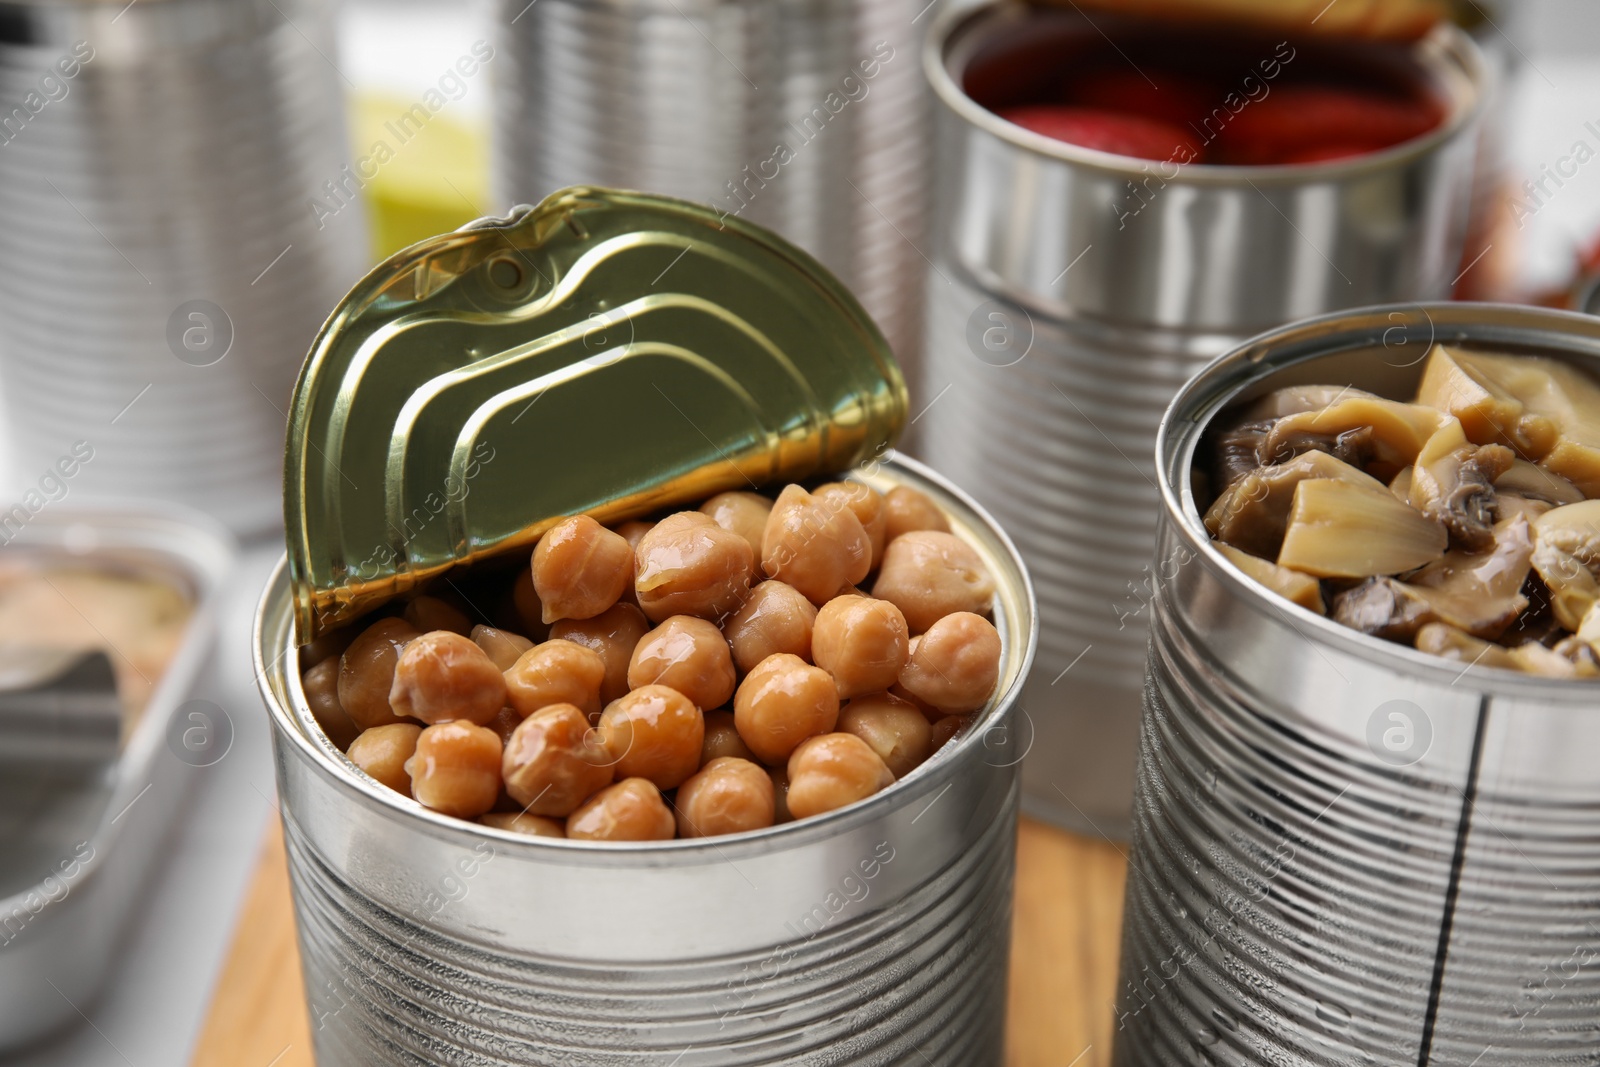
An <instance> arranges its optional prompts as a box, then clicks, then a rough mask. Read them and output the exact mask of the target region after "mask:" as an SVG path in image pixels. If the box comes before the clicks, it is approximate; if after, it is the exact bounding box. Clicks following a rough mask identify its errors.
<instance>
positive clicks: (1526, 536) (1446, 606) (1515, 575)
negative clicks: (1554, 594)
mask: <svg viewBox="0 0 1600 1067" xmlns="http://www.w3.org/2000/svg"><path fill="white" fill-rule="evenodd" d="M1491 537H1492V543H1493V546H1494V549H1493V551H1491V552H1482V553H1468V552H1464V551H1462V550H1460V549H1454V550H1452V551H1450V552H1447V553H1445V554H1444V555H1443V556H1441V557H1440V558H1439V559H1437V560H1435V561H1433V562H1432V563H1429V564H1428V565H1427V566H1425V567H1423V568H1422V569H1421V570H1418V571H1417V572H1416V573H1414V574H1412V575H1411V576H1410V577H1409V579H1408V580H1406V581H1400V580H1399V579H1396V578H1390V577H1374V578H1369V579H1367V581H1365V582H1363V583H1362V584H1360V585H1358V586H1356V587H1355V588H1354V589H1350V590H1348V591H1346V592H1344V593H1341V594H1339V595H1338V596H1337V597H1335V598H1334V601H1333V618H1334V620H1335V621H1337V622H1340V623H1343V624H1344V625H1346V626H1349V627H1352V628H1353V629H1357V630H1360V631H1362V632H1363V633H1369V634H1376V635H1377V636H1379V637H1387V638H1390V639H1395V640H1403V639H1406V638H1410V637H1411V636H1412V635H1414V634H1415V633H1416V632H1417V630H1418V629H1419V628H1421V627H1422V626H1424V625H1425V624H1427V623H1430V622H1444V623H1448V624H1449V625H1451V626H1453V627H1456V628H1457V629H1460V630H1464V631H1466V632H1467V633H1470V634H1472V635H1473V636H1475V637H1481V638H1488V639H1494V638H1498V637H1499V636H1500V635H1501V634H1503V633H1505V631H1506V628H1507V627H1509V626H1510V625H1511V624H1512V623H1514V622H1515V621H1516V620H1517V618H1518V617H1519V616H1520V615H1521V614H1522V612H1523V611H1524V610H1525V609H1526V608H1527V606H1528V598H1527V597H1526V596H1524V595H1523V593H1522V587H1523V584H1524V583H1525V582H1526V580H1527V577H1528V571H1529V568H1530V563H1529V560H1530V557H1531V556H1532V555H1533V533H1532V531H1531V530H1530V528H1529V526H1528V522H1527V520H1526V519H1524V518H1522V517H1521V516H1516V517H1514V518H1510V519H1506V520H1503V521H1501V522H1500V523H1499V524H1497V525H1496V526H1495V527H1494V529H1493V531H1491Z"/></svg>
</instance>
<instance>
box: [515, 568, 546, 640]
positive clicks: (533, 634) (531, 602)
mask: <svg viewBox="0 0 1600 1067" xmlns="http://www.w3.org/2000/svg"><path fill="white" fill-rule="evenodd" d="M510 614H511V616H512V618H510V619H508V620H507V621H508V622H514V623H515V625H514V626H512V627H511V629H513V630H515V631H516V632H517V633H520V634H526V635H527V637H528V639H529V640H530V641H532V642H533V643H534V644H536V645H537V644H538V643H539V642H541V641H543V640H544V639H545V638H546V637H547V636H549V634H550V627H548V626H546V625H545V622H544V605H543V604H542V603H540V602H539V591H538V590H537V589H535V588H534V587H533V568H532V567H524V568H522V569H521V570H520V571H518V572H517V578H516V581H515V582H513V583H512V585H511V612H510Z"/></svg>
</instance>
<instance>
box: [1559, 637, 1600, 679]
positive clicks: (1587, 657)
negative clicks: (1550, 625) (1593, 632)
mask: <svg viewBox="0 0 1600 1067" xmlns="http://www.w3.org/2000/svg"><path fill="white" fill-rule="evenodd" d="M1551 651H1552V652H1554V653H1555V654H1556V655H1558V656H1560V657H1562V658H1563V659H1566V660H1567V661H1569V662H1570V663H1572V665H1573V666H1574V667H1575V668H1576V670H1577V673H1578V677H1580V678H1600V652H1597V651H1596V645H1595V642H1594V641H1592V640H1591V641H1586V640H1584V639H1583V637H1582V635H1580V634H1571V635H1569V636H1568V637H1566V638H1564V639H1562V640H1560V641H1557V642H1556V644H1555V646H1554V647H1553V648H1551Z"/></svg>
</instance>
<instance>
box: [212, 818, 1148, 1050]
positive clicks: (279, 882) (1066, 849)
mask: <svg viewBox="0 0 1600 1067" xmlns="http://www.w3.org/2000/svg"><path fill="white" fill-rule="evenodd" d="M1125 875H1126V862H1125V861H1124V859H1123V855H1122V852H1121V851H1120V849H1119V848H1118V847H1117V846H1115V845H1111V844H1107V843H1106V842H1103V841H1091V840H1087V839H1085V838H1081V837H1075V836H1073V835H1071V834H1065V833H1062V832H1060V831H1058V830H1053V829H1050V828H1048V827H1046V826H1045V825H1044V824H1042V823H1037V822H1033V821H1031V820H1026V819H1025V820H1023V823H1022V829H1021V832H1020V834H1019V835H1018V841H1017V897H1016V914H1015V924H1014V926H1013V929H1012V941H1011V1004H1010V1009H1009V1013H1008V1019H1007V1023H1008V1035H1009V1041H1008V1047H1007V1051H1006V1067H1107V1065H1108V1064H1109V1063H1110V1062H1111V1025H1112V1015H1111V1002H1112V997H1113V993H1114V987H1115V985H1116V974H1117V948H1118V929H1119V927H1120V926H1121V921H1122V884H1123V879H1124V877H1125ZM191 1067H314V1060H313V1059H312V1055H311V1033H310V1027H309V1025H308V1023H307V1019H306V1009H305V1001H304V999H303V996H302V987H301V983H300V956H299V952H298V950H297V949H296V948H295V941H294V915H293V912H292V911H291V908H290V903H289V875H288V870H287V868H286V867H285V861H284V854H283V836H282V832H281V830H280V828H279V824H278V822H277V820H276V819H274V820H273V821H272V824H271V827H270V829H269V831H268V834H267V838H266V840H265V842H264V843H263V846H262V853H261V861H260V864H259V867H258V869H257V871H256V877H255V882H254V885H253V886H252V888H251V891H250V898H249V900H247V901H246V902H245V907H244V911H243V912H242V913H241V915H240V919H239V925H238V929H237V930H236V931H235V932H234V938H233V947H232V949H231V950H230V951H229V953H228V960H227V962H226V963H225V964H224V966H223V970H222V975H221V977H220V979H219V981H218V983H217V989H216V992H215V994H214V995H213V999H212V1002H211V1011H210V1014H209V1015H208V1017H207V1019H206V1025H205V1029H204V1030H203V1032H202V1033H201V1035H200V1042H199V1044H198V1045H197V1046H196V1049H195V1055H194V1060H193V1061H192V1064H191Z"/></svg>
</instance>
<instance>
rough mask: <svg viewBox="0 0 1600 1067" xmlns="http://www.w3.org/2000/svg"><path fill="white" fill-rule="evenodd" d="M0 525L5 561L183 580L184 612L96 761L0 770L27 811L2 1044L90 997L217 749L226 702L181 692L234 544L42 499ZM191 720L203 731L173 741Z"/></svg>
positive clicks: (189, 680) (0, 1018)
mask: <svg viewBox="0 0 1600 1067" xmlns="http://www.w3.org/2000/svg"><path fill="white" fill-rule="evenodd" d="M7 535H8V537H9V540H8V541H7V543H6V547H5V553H6V555H7V558H9V559H13V560H14V559H17V558H22V559H28V560H37V561H41V562H47V563H53V564H59V565H63V566H66V567H84V566H89V567H106V568H110V569H117V568H132V569H136V570H138V571H141V572H151V571H153V572H155V573H158V574H161V575H163V576H165V577H166V578H168V579H170V580H171V581H173V582H175V583H177V584H179V585H182V586H186V587H187V592H188V593H189V594H190V595H191V596H192V597H193V601H194V613H193V615H192V616H191V617H190V619H189V622H188V625H187V627H186V630H185V633H184V636H183V639H182V643H181V645H180V646H179V648H178V650H177V651H176V653H175V654H174V655H173V658H172V659H171V661H170V662H169V663H168V665H167V669H166V672H165V674H163V675H162V676H161V677H160V678H159V679H155V680H154V681H155V682H156V685H155V689H154V690H153V692H152V693H151V695H150V699H149V702H148V703H147V704H146V705H145V707H144V710H143V712H142V713H141V716H140V718H139V721H138V723H137V725H136V726H135V727H134V728H133V730H132V731H131V732H130V733H128V734H127V736H126V737H125V739H124V741H123V745H122V750H121V754H120V756H119V757H118V758H117V760H116V762H115V763H114V765H113V766H111V767H110V768H103V769H102V770H104V772H105V773H98V772H93V771H89V772H83V771H80V772H78V773H74V774H68V775H56V774H52V773H50V769H46V768H41V767H37V766H35V767H33V768H29V769H27V770H19V769H18V768H17V766H16V765H15V764H11V765H9V766H7V767H6V768H5V770H4V771H0V801H3V803H4V806H5V810H6V812H7V813H8V818H9V817H10V816H15V815H20V816H21V817H22V819H24V820H27V825H26V826H10V827H7V828H6V831H5V837H6V842H7V844H6V848H5V850H4V853H3V855H0V1049H12V1048H16V1047H19V1046H22V1045H25V1044H27V1043H29V1042H31V1041H33V1040H35V1039H37V1038H39V1037H42V1036H44V1035H45V1034H47V1033H49V1032H50V1031H52V1030H55V1029H57V1028H59V1027H61V1026H63V1025H66V1024H68V1023H70V1022H76V1021H78V1019H79V1015H78V1011H77V1008H75V1007H74V1005H79V1006H82V1005H87V1004H88V1003H89V1002H90V1001H91V1000H92V999H93V997H94V995H95V993H96V992H97V991H98V990H99V988H100V986H101V984H102V983H103V982H104V981H105V978H106V976H107V974H108V973H109V971H110V964H111V960H112V956H113V953H114V952H115V951H116V947H117V945H118V943H119V941H120V940H121V939H122V937H123V935H124V933H125V932H126V930H127V929H128V924H129V922H130V921H132V920H133V918H134V916H135V913H136V910H137V908H138V906H139V904H140V902H141V900H143V899H144V898H143V894H142V892H141V889H142V887H143V886H144V884H145V882H146V880H147V878H148V877H149V875H150V872H151V869H152V867H153V866H154V864H155V861H156V860H158V859H159V858H160V856H161V843H162V841H163V840H164V839H165V838H166V836H167V832H168V830H169V829H170V828H171V826H172V823H173V820H174V819H175V817H176V816H177V814H178V811H179V809H180V808H181V806H182V804H183V801H184V798H185V797H186V796H187V795H188V792H189V787H190V786H191V785H192V784H193V781H194V779H195V776H196V775H197V774H198V773H199V768H201V767H204V766H207V765H209V764H212V763H215V762H216V761H218V760H220V759H222V758H223V757H224V756H226V755H227V750H228V745H229V744H231V741H232V737H233V734H232V725H231V723H230V722H228V721H227V719H226V712H225V711H224V710H223V709H220V708H217V707H216V705H214V704H209V703H207V702H204V701H195V702H188V701H187V700H186V698H187V697H188V695H189V691H190V689H191V687H192V686H193V684H194V680H195V677H196V675H197V674H198V672H199V671H200V669H201V667H202V666H203V665H204V664H205V663H206V662H207V658H208V657H209V656H210V655H211V651H212V645H213V642H214V639H215V628H216V622H217V618H216V612H217V607H216V598H217V596H218V594H219V593H220V591H221V590H222V587H223V583H224V582H225V581H226V580H227V579H228V578H229V577H231V576H232V574H233V571H234V562H235V558H236V555H237V549H236V547H235V545H234V543H233V540H232V538H230V537H229V536H228V534H227V533H226V532H224V531H223V530H221V529H220V528H218V527H217V526H216V525H215V524H214V523H212V522H210V521H208V520H205V519H204V518H203V517H201V516H199V515H185V514H183V513H175V512H173V511H172V510H171V509H164V510H162V511H161V512H153V511H150V510H147V509H142V508H133V507H127V506H115V507H113V506H106V507H103V508H99V507H97V508H86V507H71V508H66V507H63V509H62V510H60V511H56V510H54V509H46V510H45V511H42V512H40V513H39V514H38V515H36V516H34V517H33V518H32V519H31V520H30V521H29V522H28V523H27V525H25V526H24V527H23V528H22V529H21V530H17V531H13V530H10V529H8V530H7ZM191 715H197V716H199V718H191V717H190V716H191ZM193 730H199V731H201V732H202V733H203V734H204V736H201V735H199V734H190V735H189V740H190V741H192V742H194V743H193V744H192V745H190V746H188V747H185V745H184V744H182V743H175V742H174V738H175V737H176V738H181V737H183V736H184V731H193Z"/></svg>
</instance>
